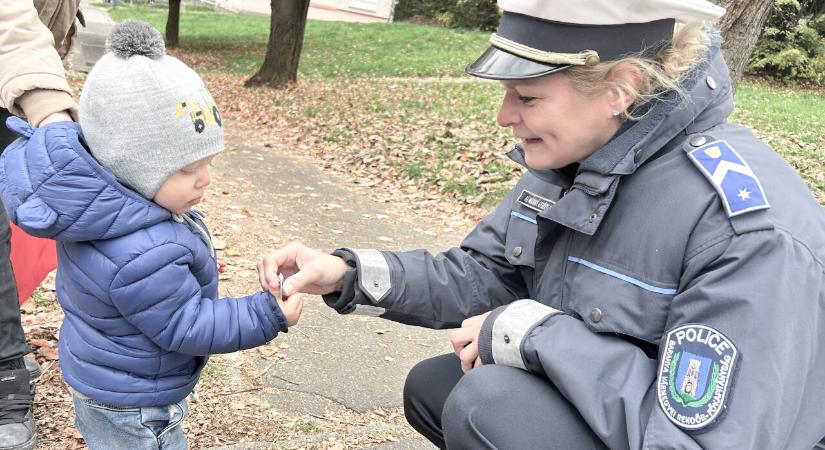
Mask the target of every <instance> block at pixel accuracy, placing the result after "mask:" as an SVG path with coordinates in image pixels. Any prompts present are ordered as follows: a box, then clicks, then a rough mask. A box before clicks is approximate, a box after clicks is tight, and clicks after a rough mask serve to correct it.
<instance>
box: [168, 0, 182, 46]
mask: <svg viewBox="0 0 825 450" xmlns="http://www.w3.org/2000/svg"><path fill="white" fill-rule="evenodd" d="M179 29H180V0H169V15H168V16H167V17H166V47H167V48H172V47H177V46H178V30H179Z"/></svg>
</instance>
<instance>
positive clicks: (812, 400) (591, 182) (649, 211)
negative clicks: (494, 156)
mask: <svg viewBox="0 0 825 450" xmlns="http://www.w3.org/2000/svg"><path fill="white" fill-rule="evenodd" d="M498 3H499V6H500V7H501V9H502V10H503V11H504V12H503V15H502V18H501V22H500V25H499V28H498V31H497V32H496V33H494V34H493V35H492V37H491V39H490V44H491V46H490V48H489V49H488V50H487V51H486V52H485V53H484V54H483V55H482V56H481V57H480V58H479V59H478V60H477V61H476V62H475V63H473V64H472V65H470V66H469V67H468V68H467V72H468V73H469V74H471V75H475V76H478V77H482V78H489V79H495V80H501V84H502V86H503V88H504V99H503V102H502V105H501V108H500V110H499V113H498V122H499V124H500V125H501V126H504V127H509V128H510V129H512V131H513V134H514V137H515V138H516V139H517V140H518V144H517V145H516V147H515V149H514V150H513V151H511V152H510V153H509V156H510V157H511V158H512V159H513V160H514V161H516V162H517V163H519V164H522V165H524V166H526V167H527V173H526V174H525V175H524V176H523V177H522V178H521V179H520V180H519V182H518V184H517V185H516V187H515V188H514V189H513V190H512V191H511V192H510V193H509V194H508V195H507V196H506V198H505V199H504V200H503V201H502V203H501V204H500V205H499V206H498V207H497V208H496V209H495V211H493V212H492V214H490V215H489V216H488V217H487V218H485V219H484V220H483V221H482V222H481V223H480V224H478V226H477V227H476V228H475V229H474V230H473V231H472V232H471V233H470V234H469V235H468V236H467V238H466V239H465V240H464V242H463V243H462V244H461V246H460V247H458V248H454V249H451V250H448V251H446V252H444V253H441V254H439V255H437V256H432V255H430V254H428V253H427V252H425V251H412V252H379V251H375V250H356V249H347V248H344V249H340V250H337V251H335V252H334V253H333V255H326V254H323V253H321V252H318V251H315V250H311V249H309V248H307V247H304V246H302V245H299V244H291V245H289V246H287V247H285V248H283V249H280V250H278V251H276V252H274V253H273V254H272V255H271V256H269V257H267V258H265V259H264V260H263V261H262V263H261V265H260V266H261V267H260V269H261V273H262V275H261V278H262V284H264V285H265V287H267V288H269V289H278V288H279V284H278V281H277V274H278V273H279V272H281V273H283V274H284V275H287V276H288V278H287V279H286V281H285V282H284V289H285V291H286V294H287V295H289V294H292V293H294V292H307V293H314V294H325V297H324V300H325V301H326V303H327V304H328V305H329V306H331V307H333V308H335V309H336V310H337V311H338V312H340V313H351V312H355V313H357V312H362V311H363V312H371V313H380V314H381V317H384V318H387V319H390V320H395V321H399V322H403V323H408V324H415V325H421V326H426V327H433V328H447V327H458V329H457V330H455V331H453V332H452V333H451V341H452V343H453V346H454V348H455V355H445V356H442V357H436V358H432V359H429V360H426V361H423V362H421V363H419V364H418V365H417V366H416V367H415V368H413V369H412V371H411V372H410V374H409V376H408V378H407V382H406V386H405V391H404V406H405V412H406V415H407V418H408V420H409V421H410V423H411V424H412V426H413V427H414V428H415V429H416V430H418V431H419V432H421V433H422V434H423V435H425V436H426V437H427V438H428V439H430V440H431V441H432V442H433V443H435V444H436V445H438V446H439V447H442V448H444V447H447V448H451V449H452V448H472V449H478V448H506V449H517V448H518V449H521V448H523V449H537V448H560V449H570V448H602V447H605V446H606V447H609V448H634V449H635V448H657V449H658V448H736V449H752V448H764V449H775V448H776V449H778V448H792V449H810V448H812V447H813V446H814V445H815V444H816V443H817V442H818V441H819V440H820V439H822V437H823V436H825V415H823V414H821V405H822V404H825V389H822V380H823V376H825V214H823V210H822V208H821V207H820V206H819V205H818V204H817V202H816V201H815V200H814V198H813V196H812V195H811V193H810V191H809V190H808V189H807V187H806V186H805V184H804V182H803V181H802V180H801V179H800V178H799V176H798V175H797V174H796V173H795V172H794V170H793V169H792V168H791V167H790V166H789V165H788V164H787V163H785V161H783V160H782V158H780V157H779V156H778V155H777V154H776V153H774V152H773V151H772V150H771V149H770V148H768V147H767V146H766V145H765V144H764V143H762V142H761V141H759V140H758V139H757V138H755V137H754V136H753V135H752V134H751V132H750V131H749V130H747V129H745V128H742V127H740V126H737V125H733V124H730V123H727V117H728V115H729V114H730V113H731V111H732V109H733V99H732V96H731V81H730V78H729V75H728V68H727V67H726V66H725V63H724V60H723V58H722V55H721V53H720V50H719V44H720V42H719V41H720V39H719V36H718V35H717V34H716V33H715V32H713V31H712V29H709V28H704V27H703V26H702V24H707V23H708V22H712V21H714V20H716V19H717V18H719V17H720V16H721V15H722V13H723V12H724V10H722V9H721V8H718V7H717V6H714V5H713V4H711V3H709V2H707V1H705V0H638V1H633V2H617V1H615V0H581V1H577V2H570V1H565V0H543V1H540V0H499V2H498Z"/></svg>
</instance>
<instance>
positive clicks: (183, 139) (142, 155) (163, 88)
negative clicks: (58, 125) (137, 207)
mask: <svg viewBox="0 0 825 450" xmlns="http://www.w3.org/2000/svg"><path fill="white" fill-rule="evenodd" d="M106 50H107V53H106V54H105V55H103V57H102V58H100V60H99V61H98V62H97V64H95V66H94V68H92V71H91V72H90V73H89V76H88V77H87V78H86V83H85V85H84V86H83V92H82V94H81V95H80V126H81V127H82V129H83V134H84V136H85V137H86V141H87V142H88V144H89V147H90V150H91V153H92V155H94V157H95V158H96V159H97V161H98V162H99V163H100V164H101V165H103V166H104V167H106V168H107V169H109V170H111V171H112V172H113V173H114V175H115V176H116V177H117V178H118V179H119V180H121V181H122V182H123V183H125V184H126V185H128V186H129V187H131V188H133V189H134V190H136V191H137V192H139V193H140V194H141V195H143V196H144V197H146V198H147V199H150V200H151V199H153V198H154V197H155V193H156V192H157V190H158V188H159V187H160V185H161V184H162V183H163V182H164V180H166V178H167V177H168V176H169V175H171V174H172V173H174V172H175V171H177V170H179V169H180V168H182V167H184V166H186V165H188V164H191V163H193V162H195V161H197V160H199V159H203V158H206V157H207V156H211V155H214V154H216V153H219V152H221V151H222V150H223V128H222V124H221V117H220V113H219V112H218V108H217V106H215V102H214V100H212V96H211V95H209V92H208V91H207V90H206V86H205V85H204V84H203V80H201V78H200V77H199V76H198V74H196V73H195V72H194V71H193V70H192V69H190V68H189V67H187V66H186V65H185V64H184V63H182V62H180V61H179V60H178V59H176V58H174V57H172V56H168V55H166V54H165V53H166V49H165V45H164V42H163V38H162V37H161V35H160V32H158V30H156V29H155V28H153V27H152V26H151V25H149V24H148V23H146V22H141V21H138V20H127V21H124V22H123V23H121V24H119V25H117V26H116V27H115V28H114V30H113V31H112V33H111V34H110V35H109V38H108V39H107V41H106Z"/></svg>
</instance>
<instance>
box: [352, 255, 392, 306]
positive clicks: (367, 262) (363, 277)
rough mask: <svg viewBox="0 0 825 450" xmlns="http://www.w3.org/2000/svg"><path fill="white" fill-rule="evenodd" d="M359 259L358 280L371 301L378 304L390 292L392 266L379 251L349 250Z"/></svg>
mask: <svg viewBox="0 0 825 450" xmlns="http://www.w3.org/2000/svg"><path fill="white" fill-rule="evenodd" d="M348 250H349V251H351V252H352V253H353V254H354V255H355V258H356V259H358V271H359V273H358V280H359V283H360V285H361V290H363V291H364V292H365V293H366V294H367V295H368V296H369V297H370V301H372V302H373V303H375V304H378V303H380V302H381V300H383V298H384V295H386V294H387V292H389V290H390V266H389V265H388V264H387V260H386V259H384V255H382V254H381V252H379V251H378V250H358V249H352V248H351V249H348Z"/></svg>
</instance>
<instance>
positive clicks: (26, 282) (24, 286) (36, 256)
mask: <svg viewBox="0 0 825 450" xmlns="http://www.w3.org/2000/svg"><path fill="white" fill-rule="evenodd" d="M9 225H11V267H12V270H14V278H15V280H16V281H17V295H18V298H19V301H20V304H21V305H22V304H23V303H24V302H25V301H26V300H28V299H29V296H30V295H32V292H34V290H35V289H36V288H37V286H39V285H40V282H41V281H43V279H44V278H46V275H48V274H49V272H51V271H52V270H54V269H55V268H56V267H57V249H56V247H55V244H54V241H52V240H50V239H41V238H36V237H32V236H29V235H28V234H26V232H24V231H23V230H21V229H20V228H17V226H16V225H14V224H13V223H10V224H9Z"/></svg>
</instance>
